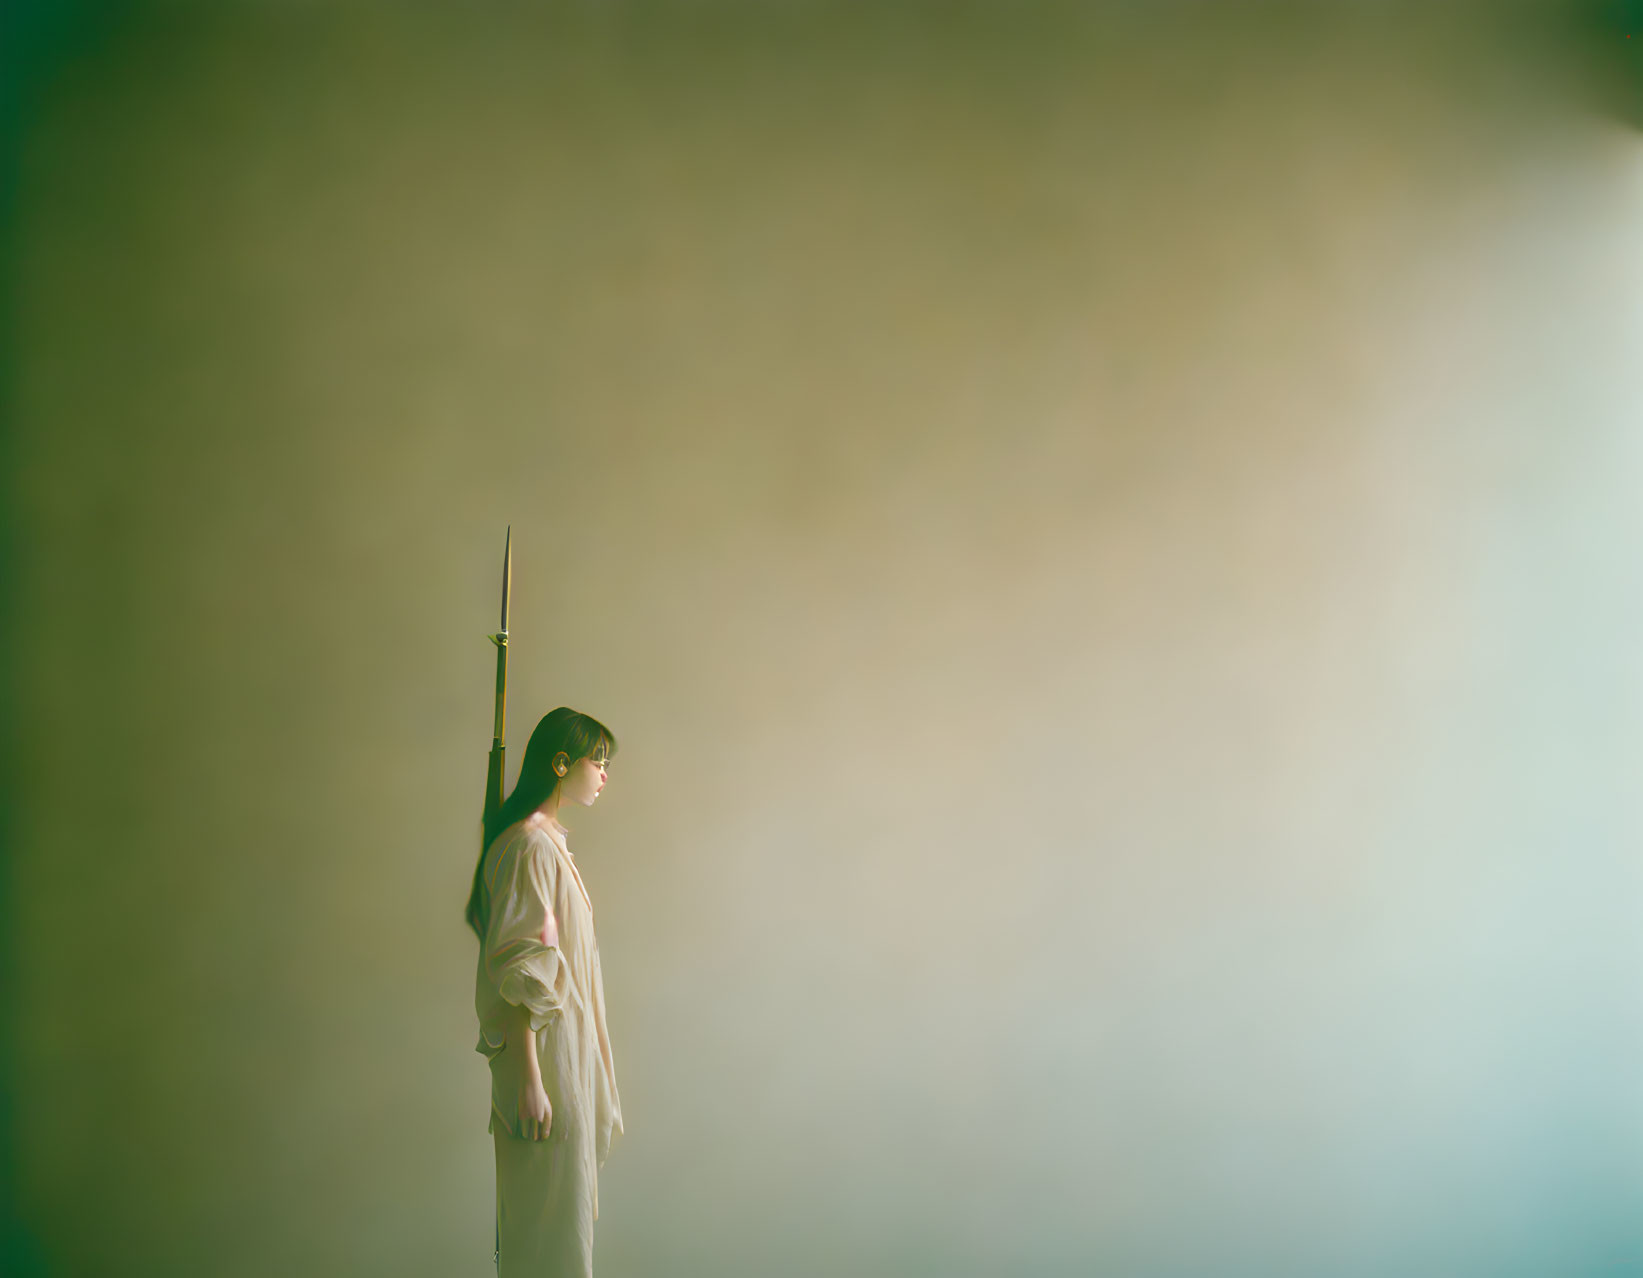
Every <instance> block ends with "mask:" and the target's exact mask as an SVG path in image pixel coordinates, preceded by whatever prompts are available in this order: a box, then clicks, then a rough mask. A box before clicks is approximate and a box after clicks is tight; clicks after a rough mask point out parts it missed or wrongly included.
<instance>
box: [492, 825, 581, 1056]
mask: <svg viewBox="0 0 1643 1278" xmlns="http://www.w3.org/2000/svg"><path fill="white" fill-rule="evenodd" d="M543 843H544V841H543V840H539V839H537V838H533V837H531V836H530V835H528V834H525V835H522V836H521V837H520V838H517V839H515V840H514V841H513V842H512V843H511V844H510V845H509V846H508V847H507V848H505V849H503V852H502V855H501V856H500V857H499V858H498V859H497V864H496V867H495V881H494V882H493V883H492V884H491V886H490V906H491V918H490V927H489V928H488V929H487V930H486V934H485V974H486V975H487V976H488V977H489V978H490V979H491V981H492V982H493V983H494V984H495V985H496V989H497V993H498V994H500V995H501V997H502V999H503V1001H504V1002H507V1003H512V1004H515V1005H517V1006H519V1007H523V1008H525V1009H526V1011H527V1012H529V1014H530V1026H531V1029H532V1030H533V1031H535V1030H540V1029H542V1028H543V1027H544V1026H546V1025H547V1023H548V1021H549V1020H550V1019H551V1018H552V1017H553V1015H554V1014H555V1013H556V1012H558V1011H559V1010H560V1009H561V1007H562V1006H563V991H564V984H565V975H566V974H565V967H564V964H563V962H562V961H561V959H560V955H559V934H558V927H557V924H556V922H555V920H554V914H553V901H554V899H555V895H554V889H555V887H556V886H557V884H556V879H557V869H556V866H555V863H554V858H553V853H552V850H551V849H550V848H547V847H545V846H543Z"/></svg>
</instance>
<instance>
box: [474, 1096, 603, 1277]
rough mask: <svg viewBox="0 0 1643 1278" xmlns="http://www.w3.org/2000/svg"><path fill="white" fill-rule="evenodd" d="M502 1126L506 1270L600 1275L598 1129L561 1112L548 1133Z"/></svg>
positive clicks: (499, 1190) (500, 1263) (500, 1205)
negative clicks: (541, 1136) (596, 1255)
mask: <svg viewBox="0 0 1643 1278" xmlns="http://www.w3.org/2000/svg"><path fill="white" fill-rule="evenodd" d="M497 1128H498V1129H499V1130H497V1131H495V1132H494V1133H493V1135H492V1137H491V1139H492V1141H493V1142H494V1144H495V1145H496V1226H497V1249H498V1259H497V1271H498V1276H499V1278H593V1186H592V1185H591V1184H589V1183H588V1175H589V1172H590V1171H592V1174H594V1175H597V1174H598V1173H597V1171H594V1170H593V1158H592V1153H593V1151H592V1149H591V1143H592V1139H593V1136H592V1133H591V1132H589V1131H588V1130H587V1127H586V1126H585V1125H584V1124H582V1123H578V1122H575V1121H574V1120H572V1121H570V1122H568V1123H564V1124H563V1127H561V1119H560V1116H559V1114H558V1113H555V1114H554V1122H553V1128H552V1130H551V1132H550V1134H549V1136H548V1139H547V1140H516V1139H514V1138H513V1137H512V1136H509V1135H508V1134H507V1133H506V1132H504V1131H502V1130H500V1128H501V1124H500V1123H498V1124H497Z"/></svg>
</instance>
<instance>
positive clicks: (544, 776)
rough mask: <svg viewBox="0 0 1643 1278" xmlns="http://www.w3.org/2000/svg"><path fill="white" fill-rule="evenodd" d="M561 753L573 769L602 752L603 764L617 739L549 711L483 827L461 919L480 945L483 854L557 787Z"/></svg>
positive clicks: (572, 715)
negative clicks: (556, 761) (514, 778)
mask: <svg viewBox="0 0 1643 1278" xmlns="http://www.w3.org/2000/svg"><path fill="white" fill-rule="evenodd" d="M561 750H563V751H564V752H565V753H566V754H567V755H568V756H569V757H570V761H571V762H572V763H573V764H574V763H579V762H581V761H582V760H583V759H587V758H591V757H592V756H593V754H594V752H595V751H602V752H603V753H604V755H605V757H607V758H608V757H609V756H611V755H613V754H615V753H616V737H615V736H614V735H613V734H612V733H611V730H610V729H609V728H607V727H606V726H605V725H604V724H602V723H600V722H599V720H597V719H593V718H590V717H589V716H587V715H585V714H580V713H578V712H577V711H575V710H572V709H571V708H570V707H569V706H560V707H559V708H558V709H557V710H550V711H548V713H547V714H545V715H543V716H542V719H541V721H540V722H539V723H538V724H537V725H536V730H535V731H533V732H532V733H531V739H530V741H529V742H528V743H527V744H526V746H525V758H524V760H523V761H522V762H521V763H520V765H519V780H518V781H516V782H515V783H514V787H513V793H511V794H509V795H508V797H507V799H506V800H505V801H504V802H503V803H502V805H501V807H499V808H498V809H497V810H496V815H495V816H493V817H492V818H491V819H490V820H489V821H487V822H485V829H484V834H483V835H482V836H481V839H480V844H479V864H477V865H475V866H474V884H473V890H472V891H471V892H469V893H468V909H467V913H466V915H465V917H466V918H467V920H468V926H469V927H471V928H473V930H474V934H475V935H476V936H478V937H479V940H480V943H481V944H483V943H484V940H485V929H486V927H487V926H488V925H489V923H490V917H491V903H490V900H489V899H488V897H487V896H486V893H485V853H486V851H487V850H488V849H489V848H490V846H491V844H492V843H493V842H495V841H496V836H497V835H499V834H501V833H502V831H504V830H506V829H507V828H508V827H509V826H510V825H512V824H513V823H514V822H515V821H520V820H523V819H524V818H525V817H527V816H529V815H530V814H531V813H532V812H535V811H536V809H537V808H539V807H541V806H542V805H543V804H544V803H546V802H547V801H548V800H549V799H550V798H551V797H552V796H553V792H554V790H555V789H557V788H558V786H559V775H558V773H556V772H555V771H554V770H553V756H554V755H556V754H558V753H559V752H560V751H561Z"/></svg>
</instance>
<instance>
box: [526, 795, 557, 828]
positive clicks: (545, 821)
mask: <svg viewBox="0 0 1643 1278" xmlns="http://www.w3.org/2000/svg"><path fill="white" fill-rule="evenodd" d="M526 819H527V820H529V821H535V822H538V823H539V824H542V825H551V826H553V827H555V828H556V829H559V830H563V829H564V828H565V827H564V826H562V825H560V824H559V796H558V795H557V794H555V795H554V796H553V797H552V798H551V799H549V800H548V801H547V802H546V803H544V804H543V805H542V806H541V807H539V808H537V809H536V811H535V812H532V813H531V814H530V816H529V817H527V818H526Z"/></svg>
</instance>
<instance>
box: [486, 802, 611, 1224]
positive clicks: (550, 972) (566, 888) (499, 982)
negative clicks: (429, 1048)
mask: <svg viewBox="0 0 1643 1278" xmlns="http://www.w3.org/2000/svg"><path fill="white" fill-rule="evenodd" d="M483 877H484V882H485V893H486V898H487V900H488V901H489V903H490V923H489V926H488V927H487V928H486V932H485V942H484V944H483V946H481V947H480V953H479V970H478V975H477V978H476V981H475V988H474V1008H475V1010H476V1011H477V1012H478V1014H479V1043H478V1045H477V1046H476V1047H475V1050H476V1051H478V1052H481V1053H483V1054H484V1055H485V1057H486V1058H487V1059H488V1060H489V1061H490V1066H491V1121H490V1125H489V1128H488V1130H489V1131H491V1132H492V1133H493V1134H494V1133H496V1132H497V1131H498V1130H499V1128H500V1130H501V1131H502V1132H503V1133H505V1134H506V1135H507V1136H509V1137H513V1138H516V1139H517V1138H519V1129H518V1110H517V1106H518V1094H519V1093H518V1088H519V1075H518V1066H519V1065H520V1064H522V1063H523V1059H524V1055H523V1053H515V1052H511V1051H509V1050H507V1022H508V1019H509V1018H510V1017H511V1016H515V1015H517V1013H516V1012H514V1010H513V1007H511V1006H510V1004H511V1005H517V1006H520V1007H523V1008H525V1009H526V1011H527V1012H528V1013H529V1015H530V1027H531V1029H532V1031H533V1032H534V1033H535V1034H536V1055H537V1062H538V1064H539V1066H540V1069H541V1073H542V1086H543V1088H544V1089H545V1090H546V1091H547V1093H548V1102H549V1104H551V1105H552V1106H553V1127H554V1129H556V1130H557V1131H563V1132H566V1133H567V1134H568V1138H569V1139H573V1140H576V1143H577V1144H579V1145H581V1146H582V1147H583V1150H584V1152H585V1154H586V1160H587V1161H588V1162H589V1163H590V1164H591V1165H589V1166H587V1167H585V1168H584V1169H583V1170H584V1172H585V1174H586V1176H587V1180H588V1182H589V1188H591V1189H592V1190H593V1204H594V1207H593V1210H594V1215H595V1217H596V1218H597V1216H598V1211H599V1207H598V1190H597V1188H596V1185H597V1167H598V1166H599V1165H602V1164H603V1163H604V1161H605V1156H606V1154H607V1153H609V1151H610V1142H611V1138H612V1136H613V1135H615V1134H617V1133H619V1132H621V1130H622V1107H621V1101H620V1100H619V1099H618V1097H617V1093H616V1065H615V1062H614V1060H613V1058H612V1056H611V1050H610V1035H609V1032H608V1031H607V1030H606V1028H605V987H604V978H603V977H602V975H601V974H600V971H599V944H598V941H597V940H596V939H595V937H594V931H593V902H592V901H591V900H590V899H589V897H588V890H587V888H585V887H584V886H583V885H582V876H581V875H580V874H578V873H577V871H576V862H575V861H574V860H572V859H571V854H570V849H569V848H568V847H566V845H565V838H564V827H562V826H560V825H558V824H557V823H550V822H541V821H530V820H528V819H527V820H526V821H520V822H516V823H515V824H513V825H511V826H509V827H508V828H507V829H505V830H503V831H502V833H501V834H499V835H497V836H496V839H495V841H494V842H492V844H491V846H490V847H489V848H487V849H486V851H485V860H484V865H483ZM516 1056H517V1058H518V1059H517V1060H515V1059H511V1058H514V1057H516ZM561 1124H564V1125H565V1126H564V1127H563V1128H562V1127H561ZM587 1135H591V1136H592V1137H593V1139H592V1140H587V1139H585V1137H586V1136H587ZM579 1137H581V1139H579ZM549 1139H550V1140H551V1139H553V1136H552V1135H550V1136H549Z"/></svg>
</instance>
